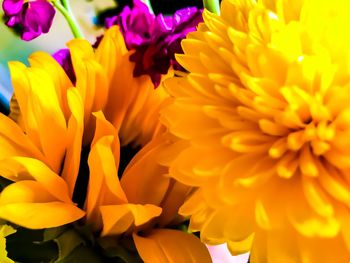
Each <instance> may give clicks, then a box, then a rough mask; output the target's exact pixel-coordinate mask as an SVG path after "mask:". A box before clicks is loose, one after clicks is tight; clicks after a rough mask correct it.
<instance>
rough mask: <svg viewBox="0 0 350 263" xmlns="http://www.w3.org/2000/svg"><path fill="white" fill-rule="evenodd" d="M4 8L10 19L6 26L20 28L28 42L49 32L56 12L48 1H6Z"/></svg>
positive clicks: (3, 4) (22, 36)
mask: <svg viewBox="0 0 350 263" xmlns="http://www.w3.org/2000/svg"><path fill="white" fill-rule="evenodd" d="M2 8H3V10H4V12H5V17H6V18H7V19H8V20H7V22H6V25H7V26H8V27H17V28H19V29H20V32H21V38H22V39H23V40H26V41H29V40H32V39H34V38H36V37H38V36H40V35H41V34H43V33H47V32H49V29H50V27H51V24H52V20H53V18H54V16H55V12H56V11H55V9H54V7H53V6H52V5H51V4H50V3H49V2H48V1H46V0H29V1H26V2H24V0H4V1H3V3H2Z"/></svg>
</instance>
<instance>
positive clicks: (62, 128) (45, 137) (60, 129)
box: [16, 68, 67, 172]
mask: <svg viewBox="0 0 350 263" xmlns="http://www.w3.org/2000/svg"><path fill="white" fill-rule="evenodd" d="M26 73H27V77H28V81H29V83H30V90H29V92H28V93H27V94H26V96H27V99H28V105H27V106H28V109H27V110H28V111H32V112H33V118H34V120H35V123H36V126H37V134H38V136H39V141H40V146H41V149H42V152H43V153H44V155H45V156H46V158H47V162H48V164H49V165H50V166H51V168H52V169H53V170H54V171H55V172H59V171H60V168H61V161H62V159H63V157H64V154H65V150H66V146H67V137H66V136H67V135H66V131H67V128H66V119H65V116H64V114H63V111H62V109H61V105H60V102H59V98H58V97H57V93H56V90H55V86H54V83H53V80H52V79H51V76H50V75H49V74H48V73H47V72H45V71H44V70H42V69H39V68H29V69H27V72H26ZM16 94H17V93H16ZM16 96H17V95H16ZM22 114H24V113H23V111H22ZM23 117H24V118H25V116H24V115H23ZM48 124H50V125H48Z"/></svg>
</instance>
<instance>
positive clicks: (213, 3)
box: [203, 0, 220, 15]
mask: <svg viewBox="0 0 350 263" xmlns="http://www.w3.org/2000/svg"><path fill="white" fill-rule="evenodd" d="M203 6H204V8H205V9H208V10H209V11H210V12H212V13H214V14H217V15H219V14H220V2H219V0H203Z"/></svg>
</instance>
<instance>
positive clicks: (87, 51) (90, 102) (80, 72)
mask: <svg viewBox="0 0 350 263" xmlns="http://www.w3.org/2000/svg"><path fill="white" fill-rule="evenodd" d="M67 45H68V47H69V49H70V53H71V56H72V63H73V67H74V72H75V74H76V77H77V83H76V87H77V89H78V90H79V92H80V94H81V97H82V100H83V102H84V111H85V114H84V123H85V127H89V128H88V130H90V129H92V128H93V123H92V122H91V121H92V120H91V121H90V118H91V113H92V112H95V111H99V110H102V109H103V108H104V106H105V104H106V102H107V96H108V82H107V73H106V72H105V71H104V69H103V68H102V66H101V65H100V64H99V63H98V62H97V61H96V59H95V58H94V52H93V48H92V47H91V45H90V44H89V43H88V42H87V41H85V40H81V39H74V40H72V41H70V42H69V43H68V44H67ZM91 138H92V134H88V133H85V134H84V145H85V144H87V143H89V142H90V140H91Z"/></svg>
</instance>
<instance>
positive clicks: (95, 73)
mask: <svg viewBox="0 0 350 263" xmlns="http://www.w3.org/2000/svg"><path fill="white" fill-rule="evenodd" d="M68 46H69V48H70V52H71V55H72V61H73V65H74V71H75V75H76V84H75V87H73V84H72V83H71V81H70V80H69V78H68V76H67V75H66V74H65V73H64V71H63V69H62V68H61V67H60V65H59V64H58V63H57V62H56V61H55V60H54V59H53V58H52V57H51V56H49V55H48V54H45V53H42V52H39V53H35V54H33V55H32V56H31V57H30V59H29V62H30V66H29V67H26V66H25V65H23V64H21V63H18V62H13V63H11V64H10V70H11V75H12V82H13V86H14V90H15V99H14V100H13V101H12V102H13V105H12V112H11V117H12V118H13V119H14V120H16V123H15V122H14V121H12V120H11V118H9V117H6V116H3V115H0V128H1V129H0V130H1V131H0V146H1V150H0V175H1V176H2V177H5V178H7V179H9V180H11V181H14V182H13V183H12V184H10V185H9V186H7V187H5V188H4V190H3V191H2V192H1V193H0V218H2V219H5V220H7V221H9V222H12V223H15V224H17V225H20V226H23V227H26V228H32V229H43V228H50V227H56V226H61V225H64V224H68V223H71V222H74V221H77V220H79V219H82V220H81V221H80V222H81V223H86V224H88V225H90V226H92V229H93V231H94V233H95V234H96V235H99V234H101V236H102V239H103V238H104V237H108V238H112V239H114V240H115V242H116V243H117V242H118V240H119V238H120V237H121V236H123V237H126V238H129V239H133V240H134V243H135V245H136V248H137V250H138V252H139V254H140V256H141V258H142V259H143V260H144V261H145V262H155V260H157V262H188V260H190V261H191V262H210V255H209V253H208V251H207V249H206V247H205V246H204V244H202V243H201V242H200V240H199V239H198V238H196V237H195V236H194V235H191V234H188V233H185V232H183V231H181V230H175V229H170V227H173V226H177V225H178V223H181V222H182V221H183V217H180V216H179V215H178V213H177V212H178V208H179V207H180V206H181V204H183V202H184V199H185V198H186V196H187V195H188V193H189V191H190V188H189V187H187V186H184V185H182V184H180V183H177V182H175V180H174V179H172V178H170V177H168V176H167V172H168V169H167V168H166V167H165V166H163V165H160V164H158V162H157V160H158V158H157V156H158V155H160V152H161V151H163V150H164V148H167V147H168V144H169V141H168V139H167V138H165V136H166V135H164V138H163V135H162V134H161V133H160V132H161V131H162V126H161V124H160V123H159V118H158V111H157V109H158V108H159V107H160V105H161V104H162V101H163V99H164V97H166V96H167V95H166V94H165V92H164V91H162V88H159V89H157V90H154V88H153V84H152V82H151V81H150V79H149V78H148V77H143V78H136V79H135V78H133V77H132V68H133V64H132V63H130V62H129V60H128V56H129V55H130V53H129V52H126V49H125V44H124V41H123V39H122V38H121V33H120V32H119V31H118V28H117V27H114V28H111V29H109V30H108V31H107V32H106V34H105V36H104V38H103V39H102V41H101V43H100V45H99V47H98V49H97V50H93V49H92V47H91V45H90V44H89V43H88V42H86V41H83V40H73V41H71V42H70V43H69V44H68ZM111 55H113V56H114V57H113V59H110V56H111ZM119 63H120V64H119ZM153 137H154V138H153ZM152 138H153V139H152ZM120 141H122V142H123V143H124V144H132V145H138V146H143V147H142V149H141V150H140V151H139V152H138V153H137V155H136V156H135V157H134V158H133V159H132V161H131V162H130V163H129V165H128V166H127V168H126V169H125V171H123V172H122V174H120V177H121V180H120V181H119V178H118V173H119V171H118V168H119V162H120V159H122V158H120V150H121V147H120ZM149 141H150V142H149ZM148 142H149V143H148ZM163 159H164V161H166V160H165V159H166V158H164V157H163ZM87 184H88V187H87V189H86V185H87ZM72 200H73V201H74V202H73V201H72ZM75 203H77V204H75ZM77 205H79V208H78V207H77ZM85 214H86V217H85V218H83V216H84V215H85ZM0 230H1V229H0ZM0 234H1V233H0ZM3 254H4V253H3ZM0 256H1V255H0ZM4 256H5V255H4Z"/></svg>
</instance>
